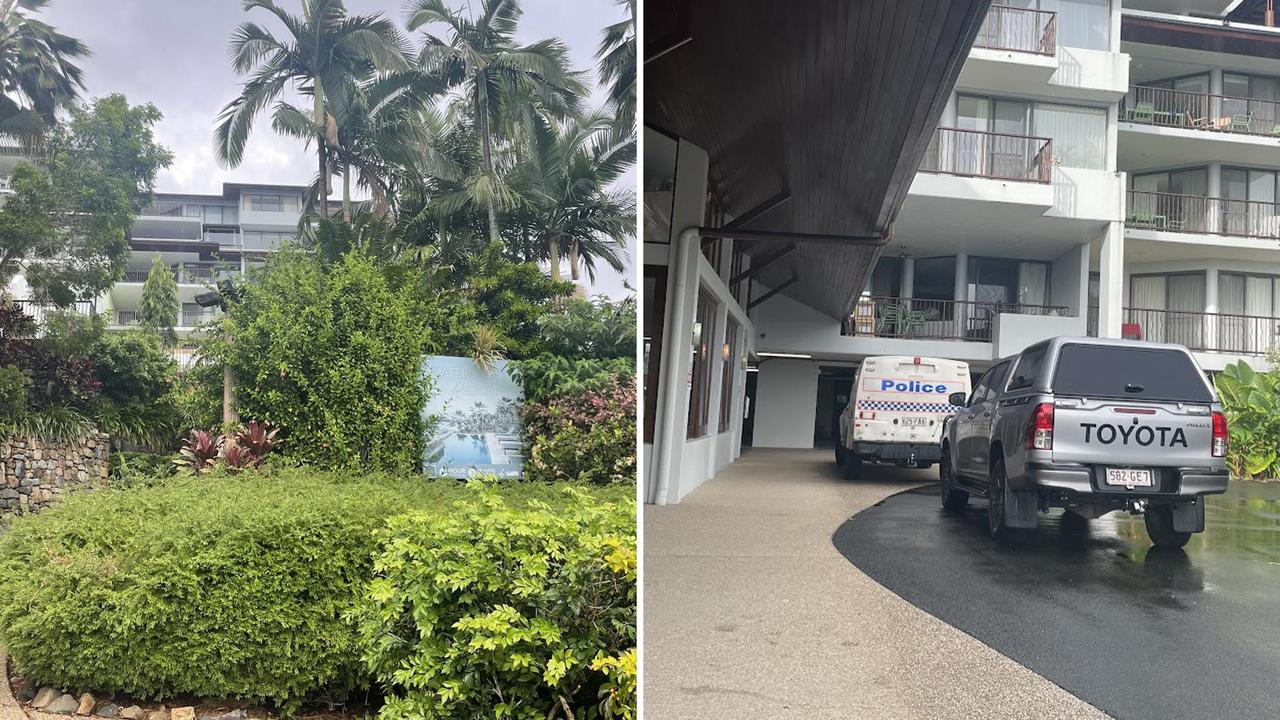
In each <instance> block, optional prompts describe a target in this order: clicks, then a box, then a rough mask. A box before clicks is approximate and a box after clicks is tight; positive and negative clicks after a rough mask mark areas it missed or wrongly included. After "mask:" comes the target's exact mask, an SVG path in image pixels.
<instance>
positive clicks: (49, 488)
mask: <svg viewBox="0 0 1280 720" xmlns="http://www.w3.org/2000/svg"><path fill="white" fill-rule="evenodd" d="M110 459H111V450H110V442H109V438H108V436H107V434H106V433H94V434H92V435H89V436H87V437H85V438H84V439H82V440H78V441H75V442H66V443H48V442H43V441H41V440H36V439H34V438H0V478H3V482H0V517H10V516H13V515H22V514H24V513H29V512H35V511H37V510H39V509H41V508H43V507H46V506H48V505H49V504H51V503H53V502H54V501H56V500H57V499H58V498H59V497H61V496H62V494H63V493H64V492H67V491H69V490H76V489H80V488H89V487H104V486H105V485H106V484H107V470H108V468H109V467H110Z"/></svg>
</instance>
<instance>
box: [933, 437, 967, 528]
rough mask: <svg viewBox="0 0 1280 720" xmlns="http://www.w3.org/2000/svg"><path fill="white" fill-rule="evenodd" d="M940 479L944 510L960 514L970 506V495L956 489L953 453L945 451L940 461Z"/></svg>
mask: <svg viewBox="0 0 1280 720" xmlns="http://www.w3.org/2000/svg"><path fill="white" fill-rule="evenodd" d="M938 479H940V480H941V481H942V509H943V510H950V511H952V512H960V511H963V510H964V509H965V506H966V505H968V504H969V493H967V492H965V491H964V490H961V489H959V488H957V487H956V476H955V473H954V472H953V471H952V469H951V452H950V450H949V449H945V448H944V449H943V453H942V459H941V460H939V461H938Z"/></svg>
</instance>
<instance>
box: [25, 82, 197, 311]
mask: <svg viewBox="0 0 1280 720" xmlns="http://www.w3.org/2000/svg"><path fill="white" fill-rule="evenodd" d="M161 117H162V116H161V114H160V111H159V110H157V109H156V108H155V106H153V105H150V104H147V105H139V106H130V105H129V103H128V101H126V100H125V98H124V96H123V95H110V96H108V97H105V98H98V99H96V100H94V101H93V104H92V105H89V106H77V107H73V108H71V111H70V118H69V119H68V121H67V122H65V123H61V124H58V125H55V126H53V127H51V128H50V129H49V132H48V138H47V141H46V148H47V150H46V152H45V153H44V155H43V157H42V158H41V160H40V162H39V167H37V166H35V165H30V164H27V163H19V164H18V165H17V166H16V167H15V168H14V169H13V172H12V174H11V175H10V188H11V190H12V192H11V193H10V194H8V195H7V196H6V198H5V202H4V205H3V207H0V287H2V286H5V285H7V284H8V283H9V282H10V281H11V280H12V279H13V278H14V276H16V275H17V274H19V273H22V274H23V275H24V277H25V278H26V280H27V283H28V285H30V286H31V288H32V290H33V292H34V293H35V294H36V296H37V297H41V298H46V299H48V300H49V301H51V302H54V303H56V304H58V305H68V304H70V303H71V302H73V301H74V300H76V299H81V298H86V297H93V296H96V295H97V294H99V293H101V292H102V291H104V290H106V289H108V288H110V287H111V286H112V285H113V284H114V283H115V282H116V281H117V280H119V279H120V277H121V276H122V275H123V273H124V269H125V264H126V262H127V260H128V257H129V242H128V238H127V233H128V230H129V227H130V226H131V225H132V224H133V220H134V218H135V217H136V216H137V214H138V212H139V211H141V210H142V208H143V207H145V206H147V205H149V204H151V202H152V199H153V197H154V188H155V180H156V174H157V173H158V171H159V170H160V168H163V167H168V165H169V163H170V162H171V160H172V158H173V156H172V154H170V153H169V151H168V150H166V149H164V148H163V147H161V146H159V145H157V144H156V143H155V139H154V136H153V134H152V130H151V129H152V126H154V125H155V124H156V123H157V122H159V121H160V118H161Z"/></svg>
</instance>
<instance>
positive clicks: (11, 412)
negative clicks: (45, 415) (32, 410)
mask: <svg viewBox="0 0 1280 720" xmlns="http://www.w3.org/2000/svg"><path fill="white" fill-rule="evenodd" d="M30 395H31V378H29V377H27V374H26V373H24V372H22V369H21V368H19V367H18V366H17V365H0V417H5V418H14V417H18V416H19V415H21V414H23V413H25V412H26V411H27V398H28V397H29V396H30Z"/></svg>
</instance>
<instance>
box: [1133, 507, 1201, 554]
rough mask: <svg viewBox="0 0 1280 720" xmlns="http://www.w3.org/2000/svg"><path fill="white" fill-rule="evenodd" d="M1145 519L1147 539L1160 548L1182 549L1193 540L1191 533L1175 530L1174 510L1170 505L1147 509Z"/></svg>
mask: <svg viewBox="0 0 1280 720" xmlns="http://www.w3.org/2000/svg"><path fill="white" fill-rule="evenodd" d="M1144 519H1145V520H1146V522H1147V537H1149V538H1151V542H1152V543H1153V544H1154V545H1155V546H1156V547H1158V548H1180V547H1182V546H1183V545H1186V544H1187V541H1188V540H1190V539H1191V533H1189V532H1178V531H1177V530H1174V529H1173V508H1172V507H1171V506H1169V505H1157V506H1156V507H1153V508H1147V512H1146V515H1145V517H1144Z"/></svg>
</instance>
